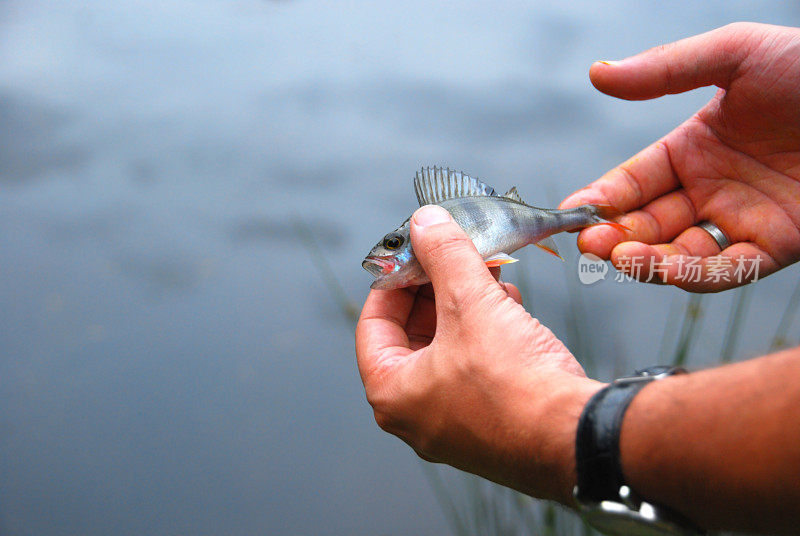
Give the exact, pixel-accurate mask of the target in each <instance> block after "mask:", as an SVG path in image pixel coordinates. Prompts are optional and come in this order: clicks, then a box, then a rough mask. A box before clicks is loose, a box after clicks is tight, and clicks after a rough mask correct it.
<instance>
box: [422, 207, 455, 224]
mask: <svg viewBox="0 0 800 536" xmlns="http://www.w3.org/2000/svg"><path fill="white" fill-rule="evenodd" d="M448 221H450V213H449V212H447V211H446V210H445V209H443V208H442V207H440V206H437V205H426V206H424V207H422V208H420V209H419V210H417V211H416V212H415V213H414V223H415V224H416V225H419V226H420V227H428V226H430V225H438V224H440V223H446V222H448Z"/></svg>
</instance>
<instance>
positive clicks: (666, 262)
mask: <svg viewBox="0 0 800 536" xmlns="http://www.w3.org/2000/svg"><path fill="white" fill-rule="evenodd" d="M760 265H761V256H759V255H757V256H755V257H745V256H744V255H739V256H738V257H736V258H731V257H724V256H722V255H716V256H713V257H690V256H682V257H678V256H675V257H672V258H663V259H661V260H659V259H651V258H648V257H644V256H632V257H627V256H622V257H619V258H618V259H617V270H618V271H617V273H616V274H615V275H614V281H616V282H618V283H622V282H629V281H652V280H657V281H658V280H664V279H665V278H666V279H668V280H669V281H681V282H685V283H701V282H704V283H721V282H725V283H736V284H739V285H741V284H743V283H748V282H750V283H755V282H756V281H758V269H759V266H760ZM609 273H610V270H609V268H608V265H607V264H606V262H605V261H603V260H602V259H601V258H600V257H598V256H596V255H592V254H591V253H585V254H583V255H581V256H580V258H579V259H578V279H580V282H581V283H583V284H584V285H592V284H594V283H597V282H598V281H602V280H604V279H605V278H606V276H607V275H608V274H609Z"/></svg>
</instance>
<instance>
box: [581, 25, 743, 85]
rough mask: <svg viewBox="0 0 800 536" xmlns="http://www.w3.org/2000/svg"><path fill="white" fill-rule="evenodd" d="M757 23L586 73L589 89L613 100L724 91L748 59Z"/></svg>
mask: <svg viewBox="0 0 800 536" xmlns="http://www.w3.org/2000/svg"><path fill="white" fill-rule="evenodd" d="M758 26H759V25H757V24H749V23H736V24H729V25H728V26H724V27H722V28H718V29H716V30H712V31H710V32H707V33H704V34H700V35H695V36H693V37H689V38H687V39H682V40H680V41H676V42H674V43H670V44H668V45H661V46H659V47H656V48H651V49H650V50H647V51H645V52H642V53H641V54H637V55H636V56H633V57H630V58H627V59H624V60H621V61H611V62H606V61H598V62H595V63H594V64H592V66H591V68H590V69H589V78H590V79H591V81H592V84H594V87H596V88H597V89H599V90H600V91H602V92H603V93H607V94H608V95H611V96H613V97H618V98H621V99H628V100H644V99H653V98H656V97H661V96H662V95H667V94H675V93H683V92H684V91H689V90H691V89H695V88H699V87H704V86H710V85H716V86H718V87H721V88H726V89H727V87H728V86H729V85H730V82H731V81H732V79H733V78H734V75H735V73H736V70H737V68H738V67H739V65H740V64H741V63H742V61H743V59H744V58H745V57H746V56H747V54H748V51H749V48H750V47H749V43H750V42H752V41H753V39H752V38H753V37H754V34H756V33H757V30H758Z"/></svg>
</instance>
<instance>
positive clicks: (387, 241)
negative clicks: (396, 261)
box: [383, 233, 405, 249]
mask: <svg viewBox="0 0 800 536" xmlns="http://www.w3.org/2000/svg"><path fill="white" fill-rule="evenodd" d="M404 241H405V240H404V239H403V237H402V236H400V235H399V234H397V233H392V234H388V235H386V237H385V238H384V239H383V247H385V248H386V249H397V248H399V247H400V246H402V245H403V242H404Z"/></svg>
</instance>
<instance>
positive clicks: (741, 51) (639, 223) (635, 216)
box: [561, 23, 800, 292]
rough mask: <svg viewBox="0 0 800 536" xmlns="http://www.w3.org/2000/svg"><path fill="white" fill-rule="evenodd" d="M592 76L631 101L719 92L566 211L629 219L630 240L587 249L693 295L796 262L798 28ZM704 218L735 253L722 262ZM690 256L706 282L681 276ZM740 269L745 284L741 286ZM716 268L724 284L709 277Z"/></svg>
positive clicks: (597, 232) (585, 240)
mask: <svg viewBox="0 0 800 536" xmlns="http://www.w3.org/2000/svg"><path fill="white" fill-rule="evenodd" d="M589 75H590V77H591V80H592V83H593V84H594V85H595V87H597V88H598V89H599V90H600V91H602V92H604V93H607V94H609V95H612V96H615V97H619V98H623V99H629V100H642V99H652V98H656V97H660V96H662V95H665V94H675V93H682V92H684V91H689V90H691V89H695V88H698V87H702V86H707V85H712V84H713V85H716V86H718V87H719V88H720V89H719V91H718V92H717V94H716V95H715V96H714V98H712V99H711V101H710V102H709V103H708V104H706V105H705V106H704V107H703V108H702V109H701V110H700V111H698V112H697V113H696V114H695V115H694V116H692V117H691V118H690V119H689V120H688V121H686V122H685V123H683V124H682V125H680V126H679V127H678V128H676V129H675V130H673V131H672V132H670V133H669V134H667V135H666V136H665V137H664V138H662V139H661V140H659V141H657V142H655V143H654V144H653V145H651V146H649V147H647V148H646V149H644V150H643V151H641V152H640V153H638V154H637V155H635V156H634V157H633V158H631V159H630V160H628V161H627V162H624V163H623V164H620V165H619V166H618V167H616V168H614V169H612V170H611V171H609V172H608V173H606V174H605V175H603V176H602V177H601V178H600V179H598V180H597V181H595V182H593V183H592V184H590V185H589V186H587V187H586V188H584V189H582V190H579V191H577V192H575V193H574V194H572V195H571V196H569V197H568V198H567V199H565V200H564V202H562V203H561V207H562V208H569V207H574V206H577V205H581V204H585V203H603V204H610V205H613V206H615V207H616V208H618V209H620V210H622V211H625V212H628V214H627V215H625V216H624V217H622V218H619V222H620V223H622V224H624V225H626V226H627V227H629V228H630V229H631V231H628V232H625V231H620V230H617V229H613V228H610V227H608V226H598V227H593V228H591V229H586V230H585V231H582V232H581V234H580V235H579V236H578V247H579V248H580V249H581V251H583V252H588V253H594V254H595V255H598V256H599V257H602V258H604V259H609V258H610V259H611V261H612V262H613V263H614V265H615V266H617V268H618V269H623V271H630V268H631V267H632V265H633V263H631V262H630V260H631V259H641V260H642V263H641V264H642V265H643V270H642V272H641V275H642V276H643V277H647V276H648V275H654V276H655V278H654V279H655V282H666V283H669V284H673V285H676V286H678V287H681V288H683V289H685V290H690V291H693V292H715V291H720V290H725V289H727V288H731V287H735V286H738V285H739V284H744V283H747V282H750V281H751V280H752V279H753V278H754V275H755V274H756V273H757V275H758V277H764V276H765V275H768V274H770V273H772V272H774V271H776V270H779V269H781V268H783V267H786V266H788V265H789V264H792V263H794V262H796V261H797V260H799V259H800V91H798V88H800V29H796V28H786V27H779V26H769V25H764V24H752V23H737V24H731V25H728V26H725V27H723V28H719V29H717V30H714V31H711V32H708V33H705V34H702V35H698V36H694V37H690V38H688V39H684V40H682V41H678V42H675V43H672V44H669V45H664V46H661V47H657V48H654V49H651V50H648V51H646V52H643V53H641V54H639V55H637V56H633V57H631V58H628V59H625V60H622V61H619V62H597V63H595V64H593V65H592V67H591V69H590V71H589ZM703 220H708V221H711V222H712V223H714V224H716V225H717V226H718V227H719V228H720V229H721V230H722V231H723V232H724V233H725V234H726V235H727V237H728V238H729V240H730V242H731V244H732V245H731V246H729V247H727V248H726V249H725V250H724V251H723V252H721V253H720V249H719V246H718V245H717V243H716V242H715V241H714V239H713V238H711V236H710V235H709V234H708V233H707V232H706V231H704V230H703V229H701V228H698V227H693V226H694V225H695V224H697V223H699V222H701V221H703ZM690 257H700V258H702V260H700V261H699V263H698V265H699V266H700V267H701V269H702V272H701V275H700V276H699V277H697V276H696V275H697V274H696V273H690V272H689V271H687V270H686V269H685V267H686V266H687V265H686V263H687V262H690V259H689V258H690ZM758 258H760V261H758V260H755V259H758ZM740 259H742V261H741V262H742V265H743V266H744V267H745V269H746V270H749V271H750V273H749V276H746V277H741V275H747V274H738V276H739V277H736V276H737V274H735V269H736V267H737V266H738V265H739V262H740ZM661 261H663V262H661ZM656 262H658V263H659V264H660V265H659V270H653V272H656V273H655V274H653V273H652V272H651V270H650V268H651V267H653V268H654V263H656ZM753 263H756V264H753ZM713 264H716V265H717V269H720V270H721V271H722V270H724V272H725V273H726V274H727V276H728V277H727V279H728V280H727V281H726V280H724V278H717V279H718V280H717V281H714V279H715V278H714V277H710V272H709V268H712V269H713V268H714V267H713V266H712V265H713ZM626 268H627V269H626ZM754 268H755V270H754ZM681 271H682V272H683V273H682V274H681ZM681 275H683V277H680V276H681ZM739 279H741V280H739Z"/></svg>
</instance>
